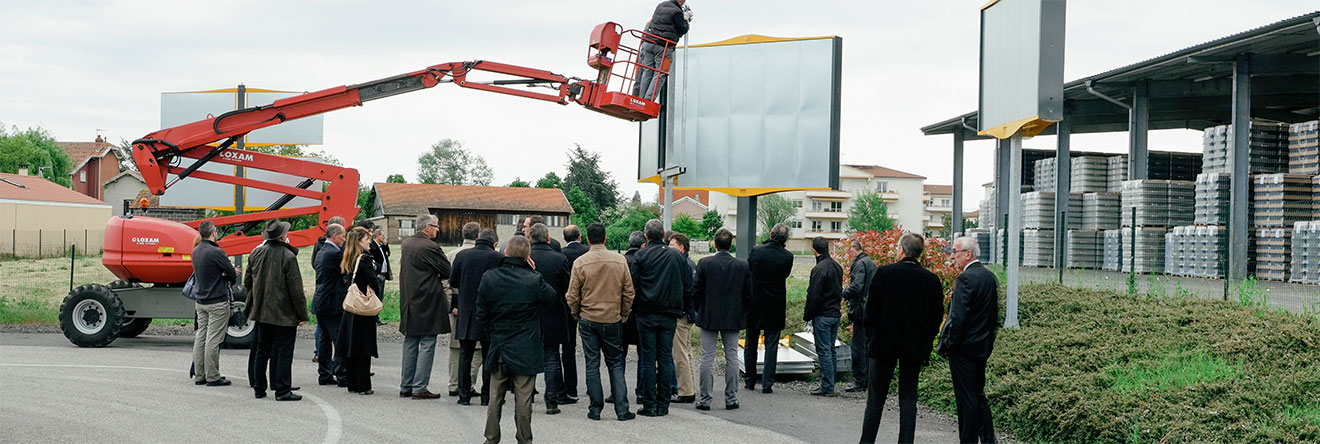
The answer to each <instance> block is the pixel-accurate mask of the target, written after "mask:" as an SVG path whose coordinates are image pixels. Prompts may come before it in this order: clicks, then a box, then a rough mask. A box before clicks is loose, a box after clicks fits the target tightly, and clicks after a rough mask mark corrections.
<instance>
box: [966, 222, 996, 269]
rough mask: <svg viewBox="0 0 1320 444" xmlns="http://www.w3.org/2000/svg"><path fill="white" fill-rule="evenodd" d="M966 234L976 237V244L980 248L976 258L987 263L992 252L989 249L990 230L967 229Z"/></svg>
mask: <svg viewBox="0 0 1320 444" xmlns="http://www.w3.org/2000/svg"><path fill="white" fill-rule="evenodd" d="M967 235H968V236H971V237H972V238H973V239H976V246H977V247H978V248H979V249H980V250H981V255H980V256H977V258H976V259H977V260H979V261H981V262H985V263H987V264H988V263H990V253H992V251H991V250H990V232H989V231H986V230H982V229H977V230H971V231H968V232H967Z"/></svg>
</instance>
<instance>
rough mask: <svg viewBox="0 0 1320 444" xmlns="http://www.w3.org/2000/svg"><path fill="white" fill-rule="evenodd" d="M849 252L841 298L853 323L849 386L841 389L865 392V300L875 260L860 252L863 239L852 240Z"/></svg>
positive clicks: (867, 365) (872, 275)
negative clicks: (847, 274)
mask: <svg viewBox="0 0 1320 444" xmlns="http://www.w3.org/2000/svg"><path fill="white" fill-rule="evenodd" d="M848 254H849V255H851V256H852V257H853V261H852V267H851V270H850V271H849V278H848V288H845V289H843V298H844V299H846V300H847V301H848V320H849V321H851V322H852V377H853V381H852V385H849V386H848V388H847V389H846V390H844V391H846V392H864V391H866V387H867V384H868V379H867V377H866V374H867V373H866V370H867V367H870V366H871V359H870V358H867V357H866V353H867V350H868V349H869V347H868V346H867V344H868V342H867V337H868V336H867V334H866V333H867V330H866V301H867V299H868V298H869V297H870V295H871V282H872V281H873V280H875V262H873V261H871V257H870V256H867V255H866V252H865V251H862V241H860V240H856V239H853V240H852V241H851V242H850V243H849V245H848Z"/></svg>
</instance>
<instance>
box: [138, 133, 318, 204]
mask: <svg viewBox="0 0 1320 444" xmlns="http://www.w3.org/2000/svg"><path fill="white" fill-rule="evenodd" d="M230 151H236V150H234V149H232V148H231V149H230ZM226 152H228V151H226ZM182 159H183V160H182V166H183V167H185V168H186V167H187V166H188V165H191V163H192V161H193V159H189V158H182ZM297 159H302V160H307V161H311V162H320V161H321V160H320V159H317V158H315V157H297ZM199 171H206V172H209V173H216V174H223V175H226V176H233V175H234V166H233V165H226V164H222V163H218V162H210V163H207V164H205V165H202V167H201V168H200V169H199ZM244 175H245V176H246V177H248V178H250V179H253V180H259V181H262V182H268V183H273V184H278V185H285V186H290V187H294V186H298V183H299V182H302V181H303V180H305V179H306V178H304V177H301V176H291V175H288V174H283V173H278V172H274V171H266V170H259V169H255V168H245V169H244ZM174 178H175V175H173V174H170V175H169V176H168V177H167V179H166V181H165V183H170V182H171V181H173V180H174ZM323 186H324V182H323V181H317V182H316V183H313V184H312V186H310V187H308V188H307V189H309V190H320V189H322V187H323ZM243 191H244V192H245V193H246V194H245V196H246V197H245V199H246V200H245V202H244V204H245V205H243V208H244V209H245V211H249V212H251V211H259V210H264V209H266V207H267V206H269V205H270V204H271V203H272V202H275V200H276V199H279V198H280V197H283V196H284V194H282V193H274V192H270V191H266V190H261V189H256V188H251V187H244V188H243ZM160 204H161V205H163V206H168V207H190V208H207V209H212V210H223V211H234V186H233V185H230V184H227V183H220V182H212V181H209V180H203V179H198V178H195V177H189V178H186V179H183V180H180V181H179V182H178V183H175V184H174V186H171V187H170V188H169V189H168V190H166V191H165V194H162V195H161V196H160ZM318 204H320V202H318V201H315V200H312V199H308V198H305V197H295V198H293V200H292V201H290V202H289V203H288V204H286V205H284V208H296V207H306V206H311V205H318Z"/></svg>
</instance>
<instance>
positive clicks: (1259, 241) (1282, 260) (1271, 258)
mask: <svg viewBox="0 0 1320 444" xmlns="http://www.w3.org/2000/svg"><path fill="white" fill-rule="evenodd" d="M1292 230H1293V229H1292V228H1260V229H1257V230H1256V278H1257V279H1262V280H1267V281H1287V280H1288V272H1289V271H1290V270H1289V268H1290V267H1289V262H1291V261H1292V254H1291V251H1290V249H1291V247H1292Z"/></svg>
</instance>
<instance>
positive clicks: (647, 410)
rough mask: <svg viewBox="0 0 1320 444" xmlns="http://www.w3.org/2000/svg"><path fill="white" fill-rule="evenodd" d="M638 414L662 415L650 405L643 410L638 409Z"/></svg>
mask: <svg viewBox="0 0 1320 444" xmlns="http://www.w3.org/2000/svg"><path fill="white" fill-rule="evenodd" d="M637 414H638V415H642V416H650V417H656V416H660V412H659V411H658V410H655V409H652V408H650V407H642V409H641V410H638V411H637Z"/></svg>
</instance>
